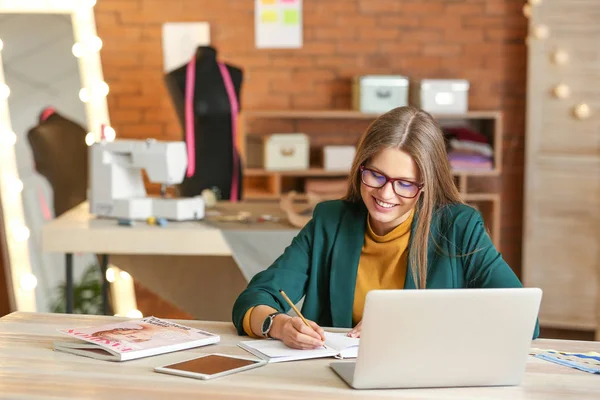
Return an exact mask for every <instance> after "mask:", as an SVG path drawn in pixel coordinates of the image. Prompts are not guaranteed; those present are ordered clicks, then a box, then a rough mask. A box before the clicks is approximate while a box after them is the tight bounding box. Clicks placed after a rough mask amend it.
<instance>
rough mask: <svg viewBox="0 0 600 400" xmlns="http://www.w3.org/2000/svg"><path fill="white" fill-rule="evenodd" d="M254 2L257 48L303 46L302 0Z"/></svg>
mask: <svg viewBox="0 0 600 400" xmlns="http://www.w3.org/2000/svg"><path fill="white" fill-rule="evenodd" d="M254 4H255V6H254V26H255V29H254V35H255V42H256V47H257V48H259V49H267V48H272V49H292V48H300V47H302V0H255V3H254Z"/></svg>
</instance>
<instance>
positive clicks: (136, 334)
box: [59, 317, 216, 353]
mask: <svg viewBox="0 0 600 400" xmlns="http://www.w3.org/2000/svg"><path fill="white" fill-rule="evenodd" d="M59 332H62V333H64V334H66V335H69V336H71V337H74V338H77V339H81V340H85V341H87V342H90V343H95V344H97V345H99V346H102V347H105V348H107V349H111V350H112V351H115V352H117V353H127V352H130V351H136V350H146V349H154V348H159V347H164V346H171V345H175V344H180V343H186V342H193V341H199V340H202V339H210V338H213V337H215V336H216V335H214V334H212V333H209V332H204V331H201V330H198V329H194V328H190V327H186V326H182V325H179V324H176V323H174V322H169V321H164V320H161V319H159V318H155V317H146V318H143V319H141V320H134V321H125V322H118V323H114V324H108V325H102V326H95V327H87V328H69V329H59Z"/></svg>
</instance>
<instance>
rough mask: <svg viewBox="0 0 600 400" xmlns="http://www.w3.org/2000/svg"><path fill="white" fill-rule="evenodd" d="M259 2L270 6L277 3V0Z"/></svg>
mask: <svg viewBox="0 0 600 400" xmlns="http://www.w3.org/2000/svg"><path fill="white" fill-rule="evenodd" d="M261 4H262V5H264V6H271V5H273V4H277V0H261Z"/></svg>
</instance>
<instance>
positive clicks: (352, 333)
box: [348, 321, 362, 338]
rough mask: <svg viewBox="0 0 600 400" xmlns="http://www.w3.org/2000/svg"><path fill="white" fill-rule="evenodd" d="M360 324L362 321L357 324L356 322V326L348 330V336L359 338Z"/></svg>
mask: <svg viewBox="0 0 600 400" xmlns="http://www.w3.org/2000/svg"><path fill="white" fill-rule="evenodd" d="M361 325H362V321H360V322H359V323H358V324H356V326H355V327H354V328H353V329H352V330H351V331H350V332H348V336H349V337H352V338H359V337H360V326H361Z"/></svg>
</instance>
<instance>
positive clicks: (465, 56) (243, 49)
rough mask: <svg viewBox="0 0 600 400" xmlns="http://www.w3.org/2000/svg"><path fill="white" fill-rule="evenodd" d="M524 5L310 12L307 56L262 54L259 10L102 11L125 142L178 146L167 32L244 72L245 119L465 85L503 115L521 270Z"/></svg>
mask: <svg viewBox="0 0 600 400" xmlns="http://www.w3.org/2000/svg"><path fill="white" fill-rule="evenodd" d="M523 3H524V2H523V1H522V0H304V42H305V43H304V47H303V48H302V49H299V50H257V49H256V48H255V47H254V34H253V32H254V25H253V24H254V19H253V18H254V17H253V15H254V14H253V7H254V1H253V0H100V1H98V4H97V6H96V22H97V26H98V32H99V35H100V37H101V38H102V39H103V41H104V48H103V50H102V63H103V68H104V74H105V78H106V81H107V82H108V83H109V85H110V88H111V91H110V94H109V98H108V100H109V108H110V115H111V120H112V124H113V125H114V127H115V128H116V130H117V134H118V136H119V137H124V138H135V137H144V138H145V137H156V138H158V139H180V138H181V137H182V135H181V129H180V127H179V123H178V121H177V119H176V117H175V113H174V111H173V109H172V106H171V102H170V99H169V98H168V95H167V92H166V89H165V86H164V83H163V74H162V49H161V24H162V23H164V22H173V21H179V22H185V21H206V22H209V23H210V26H211V38H212V44H213V45H214V46H215V47H217V48H218V50H219V54H220V56H221V59H222V60H224V61H227V62H229V63H232V64H235V65H238V66H240V67H242V68H243V69H244V71H245V83H244V87H243V94H242V107H243V108H245V109H288V108H296V109H308V108H310V109H323V108H349V107H350V104H351V97H350V79H351V77H352V76H353V75H358V74H377V73H394V74H405V75H408V76H410V77H412V78H415V79H419V78H424V77H429V78H466V79H468V80H470V81H471V84H472V86H471V92H470V97H469V101H470V107H471V108H472V109H500V110H502V111H503V112H504V113H505V133H504V138H505V140H504V155H505V157H504V165H503V168H504V174H503V176H502V178H501V187H502V193H503V211H502V224H503V235H502V247H503V252H504V255H505V258H506V259H507V261H508V262H509V264H510V265H512V266H513V267H514V268H515V269H516V270H517V271H519V270H520V259H521V235H522V234H521V230H522V223H521V218H522V211H521V209H522V193H523V189H522V186H523V147H524V137H523V136H524V117H525V115H524V109H525V79H526V47H525V45H524V37H525V35H526V27H527V25H526V19H525V18H524V17H523V16H522V13H521V8H522V5H523Z"/></svg>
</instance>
